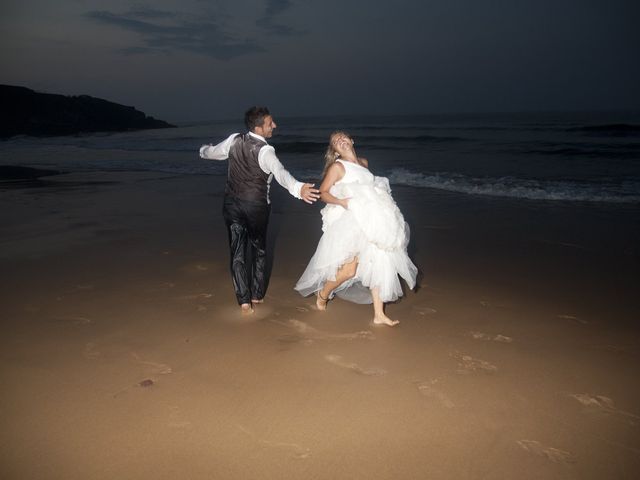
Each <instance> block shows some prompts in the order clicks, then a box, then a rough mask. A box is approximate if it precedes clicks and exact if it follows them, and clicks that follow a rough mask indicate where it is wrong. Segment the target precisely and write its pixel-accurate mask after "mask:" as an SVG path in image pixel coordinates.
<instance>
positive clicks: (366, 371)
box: [324, 354, 387, 377]
mask: <svg viewBox="0 0 640 480" xmlns="http://www.w3.org/2000/svg"><path fill="white" fill-rule="evenodd" d="M324 358H325V360H327V361H328V362H329V363H333V364H334V365H337V366H338V367H341V368H346V369H347V370H351V371H353V372H356V373H357V374H359V375H366V376H370V377H379V376H382V375H385V374H386V373H387V371H386V370H384V369H382V368H378V367H372V368H362V367H361V366H360V365H358V364H357V363H352V362H347V361H345V360H343V358H342V357H341V356H340V355H334V354H329V355H325V356H324Z"/></svg>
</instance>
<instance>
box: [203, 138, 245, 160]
mask: <svg viewBox="0 0 640 480" xmlns="http://www.w3.org/2000/svg"><path fill="white" fill-rule="evenodd" d="M237 135H238V134H237V133H232V134H231V135H229V137H228V138H227V139H226V140H223V141H222V142H220V143H219V144H217V145H211V144H209V145H203V146H201V147H200V158H205V159H207V160H226V159H227V158H229V149H230V148H231V144H232V143H233V140H234V139H235V138H236V136H237Z"/></svg>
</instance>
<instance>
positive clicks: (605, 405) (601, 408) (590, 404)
mask: <svg viewBox="0 0 640 480" xmlns="http://www.w3.org/2000/svg"><path fill="white" fill-rule="evenodd" d="M570 396H571V397H573V398H575V399H576V400H577V401H578V402H580V403H581V404H582V405H584V406H585V407H586V410H587V411H588V412H589V411H590V412H598V413H605V414H610V415H618V416H621V417H624V418H626V419H627V420H629V421H630V424H631V425H633V426H635V425H637V423H638V421H639V420H640V416H639V415H636V414H635V413H631V412H626V411H624V410H620V409H619V408H617V407H616V406H615V405H614V403H613V400H612V399H611V398H609V397H605V396H604V395H592V394H590V393H573V394H571V395H570Z"/></svg>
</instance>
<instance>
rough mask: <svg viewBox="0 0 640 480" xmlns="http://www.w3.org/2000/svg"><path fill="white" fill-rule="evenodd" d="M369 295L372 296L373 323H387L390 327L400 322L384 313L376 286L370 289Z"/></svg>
mask: <svg viewBox="0 0 640 480" xmlns="http://www.w3.org/2000/svg"><path fill="white" fill-rule="evenodd" d="M371 296H372V297H373V323H375V324H377V325H389V326H390V327H393V326H394V325H397V324H399V323H400V322H399V321H398V320H391V319H390V318H389V317H387V316H386V315H385V314H384V303H382V300H380V293H379V292H378V287H374V288H372V289H371Z"/></svg>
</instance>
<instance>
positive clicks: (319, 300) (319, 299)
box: [316, 290, 329, 312]
mask: <svg viewBox="0 0 640 480" xmlns="http://www.w3.org/2000/svg"><path fill="white" fill-rule="evenodd" d="M328 301H329V298H328V297H327V298H324V297H323V296H322V293H320V290H318V294H317V295H316V307H318V310H321V311H323V312H324V311H325V310H326V309H327V302H328Z"/></svg>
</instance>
